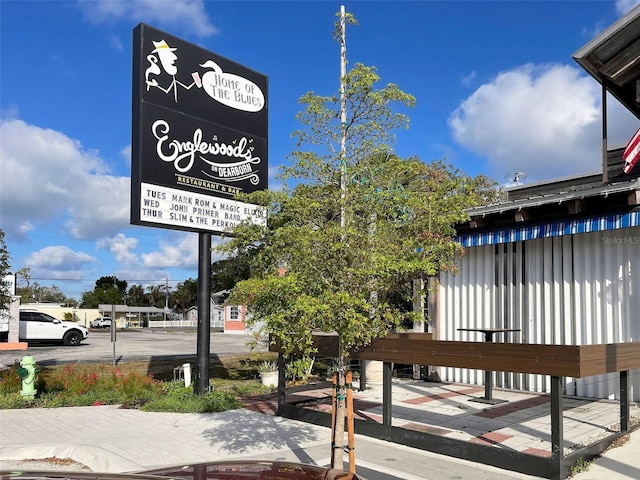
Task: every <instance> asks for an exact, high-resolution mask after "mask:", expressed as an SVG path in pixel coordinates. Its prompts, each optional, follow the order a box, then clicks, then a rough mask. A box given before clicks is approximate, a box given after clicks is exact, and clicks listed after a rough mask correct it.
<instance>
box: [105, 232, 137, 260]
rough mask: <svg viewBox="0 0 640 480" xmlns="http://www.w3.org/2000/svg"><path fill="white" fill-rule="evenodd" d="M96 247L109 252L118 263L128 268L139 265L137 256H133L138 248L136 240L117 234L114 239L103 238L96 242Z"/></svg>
mask: <svg viewBox="0 0 640 480" xmlns="http://www.w3.org/2000/svg"><path fill="white" fill-rule="evenodd" d="M97 247H98V248H99V249H104V250H108V251H109V252H111V253H112V254H113V256H114V258H115V259H116V261H118V262H119V263H124V264H127V265H130V266H131V265H138V264H139V263H140V261H139V259H138V256H137V255H136V254H135V250H136V248H137V247H138V239H137V238H131V237H127V236H125V235H123V234H122V233H119V234H118V235H116V236H115V237H111V238H103V239H102V240H100V241H98V243H97Z"/></svg>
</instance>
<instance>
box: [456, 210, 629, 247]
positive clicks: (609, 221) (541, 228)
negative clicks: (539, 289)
mask: <svg viewBox="0 0 640 480" xmlns="http://www.w3.org/2000/svg"><path fill="white" fill-rule="evenodd" d="M638 225H640V212H629V213H621V214H612V215H604V216H600V217H593V218H583V219H581V220H565V221H561V222H553V223H547V224H543V225H533V226H528V227H521V228H505V229H502V230H494V231H491V232H482V233H470V234H465V235H459V236H457V237H456V238H455V240H456V242H459V243H460V244H461V245H462V246H463V247H480V246H482V245H495V244H497V243H511V242H522V241H525V240H534V239H536V238H549V237H560V236H562V235H574V234H578V233H587V232H601V231H605V230H617V229H619V228H629V227H637V226H638Z"/></svg>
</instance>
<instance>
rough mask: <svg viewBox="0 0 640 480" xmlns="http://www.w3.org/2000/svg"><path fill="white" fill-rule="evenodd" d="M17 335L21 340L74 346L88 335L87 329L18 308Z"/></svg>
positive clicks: (40, 313) (73, 323) (44, 314)
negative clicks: (18, 331) (18, 328)
mask: <svg viewBox="0 0 640 480" xmlns="http://www.w3.org/2000/svg"><path fill="white" fill-rule="evenodd" d="M19 336H20V341H21V342H60V343H63V344H64V345H74V346H75V345H80V342H82V341H83V340H85V339H86V338H87V337H88V336H89V330H88V329H87V328H86V327H84V326H82V325H79V324H77V323H75V322H63V321H62V320H58V319H57V318H54V317H52V316H51V315H47V314H46V313H42V312H38V311H36V310H20V335H19Z"/></svg>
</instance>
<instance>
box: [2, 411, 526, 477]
mask: <svg viewBox="0 0 640 480" xmlns="http://www.w3.org/2000/svg"><path fill="white" fill-rule="evenodd" d="M0 426H1V428H2V433H1V434H0V437H1V438H0V445H1V447H0V468H1V469H7V468H15V465H16V464H17V462H16V460H20V459H38V458H40V459H42V458H48V457H58V458H70V459H73V460H75V461H76V462H78V463H80V464H83V465H86V466H87V467H89V468H90V469H91V470H93V471H106V472H128V471H137V470H144V469H147V468H151V467H158V466H168V465H176V464H183V463H193V462H211V461H221V460H229V459H234V458H242V459H266V460H288V461H295V462H302V463H310V464H316V465H328V464H329V462H330V431H329V429H327V428H324V427H318V426H315V425H309V424H307V423H303V422H298V421H294V420H287V419H283V418H280V417H277V416H273V415H265V414H262V413H257V412H252V411H249V410H244V409H242V410H235V411H228V412H223V413H215V414H183V413H152V412H141V411H138V410H125V409H120V408H118V407H117V406H98V407H67V408H55V409H25V410H2V411H0ZM356 464H357V471H358V473H360V474H361V475H364V476H365V478H367V479H368V480H396V479H404V480H425V479H433V480H436V479H443V478H457V479H469V480H471V479H474V480H509V479H526V478H530V479H533V478H536V477H530V476H527V475H520V474H517V473H512V472H506V471H501V470H499V469H496V468H492V467H486V466H484V465H480V464H475V463H471V462H466V461H464V460H458V459H452V458H449V457H442V456H439V455H435V454H431V453H428V452H423V451H420V450H416V449H412V448H408V447H403V446H400V445H394V444H390V443H387V442H383V441H378V440H375V439H370V438H367V437H361V436H358V437H357V439H356Z"/></svg>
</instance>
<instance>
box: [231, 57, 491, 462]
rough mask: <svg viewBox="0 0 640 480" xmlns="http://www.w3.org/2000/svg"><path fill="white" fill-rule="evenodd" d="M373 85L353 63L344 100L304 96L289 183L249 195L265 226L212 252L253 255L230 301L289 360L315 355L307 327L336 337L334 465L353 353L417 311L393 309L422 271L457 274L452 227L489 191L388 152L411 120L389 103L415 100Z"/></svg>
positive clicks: (249, 228)
mask: <svg viewBox="0 0 640 480" xmlns="http://www.w3.org/2000/svg"><path fill="white" fill-rule="evenodd" d="M379 80H380V78H379V77H378V75H377V73H376V69H375V68H373V67H366V66H364V65H361V64H356V65H355V66H354V67H353V68H352V69H351V70H350V71H349V72H348V73H346V75H345V77H344V78H343V79H342V81H343V85H344V90H343V91H344V95H343V96H342V99H341V95H340V94H336V95H333V96H318V95H316V94H314V93H312V92H310V93H307V94H306V95H304V96H303V97H302V98H301V99H300V103H301V104H303V105H304V109H303V110H302V111H301V112H300V113H299V114H298V116H297V118H298V120H299V121H300V122H301V123H302V125H303V128H301V129H300V130H298V131H296V132H294V134H293V135H294V137H295V138H296V139H297V141H298V143H297V145H298V147H297V149H296V150H295V151H294V152H293V153H292V155H291V157H290V159H291V165H290V166H289V167H286V168H284V169H283V171H282V174H281V178H282V179H283V180H285V181H286V182H287V183H291V184H294V185H295V186H294V187H292V188H289V187H287V188H285V189H283V190H281V191H277V192H276V191H262V192H255V193H254V194H251V195H249V196H247V197H246V198H247V200H248V201H250V202H253V203H258V204H261V205H264V206H265V207H267V210H268V213H269V217H268V218H269V221H268V225H267V226H266V227H260V226H257V225H242V226H240V227H239V228H237V229H236V230H235V231H234V237H233V238H231V239H230V241H229V242H228V243H225V244H223V245H221V246H220V247H219V250H220V251H222V252H225V253H227V254H229V255H236V256H238V257H241V258H247V259H249V266H250V272H251V276H250V278H248V279H247V280H243V281H240V282H239V283H238V284H237V285H236V287H235V288H234V289H233V291H232V293H231V296H230V297H229V299H228V301H229V302H230V303H234V304H246V305H248V307H249V312H250V313H251V317H250V318H249V321H250V322H252V321H253V322H257V321H260V322H263V325H264V328H265V329H266V331H267V333H270V334H273V335H274V337H275V338H276V339H277V341H278V343H279V344H280V345H281V346H282V347H283V349H284V352H285V355H289V354H292V353H293V352H302V354H303V355H306V356H310V355H313V351H312V336H311V333H312V332H313V331H325V332H337V333H338V335H339V337H340V340H341V345H342V356H341V358H340V359H339V363H338V373H339V388H340V390H341V392H340V393H341V394H340V395H339V397H338V398H339V402H338V411H337V421H336V426H337V427H336V433H335V435H336V436H335V438H334V439H333V441H334V444H335V446H336V452H338V453H339V455H340V457H339V458H337V459H336V462H335V465H336V466H341V464H342V457H341V454H342V453H341V452H342V449H341V448H340V447H341V446H342V445H343V441H344V440H343V429H342V426H343V425H344V422H343V421H341V419H343V418H344V415H345V405H344V397H345V395H344V393H345V391H344V389H345V385H344V373H345V369H346V368H348V362H346V361H345V359H346V358H347V357H348V356H349V352H351V351H353V350H354V349H357V348H359V347H362V346H366V345H368V344H370V343H371V341H372V340H374V339H375V338H378V337H381V336H384V335H385V333H386V332H387V331H389V329H394V328H397V327H398V326H399V325H400V324H401V323H402V322H403V321H406V320H411V318H409V317H411V316H416V315H417V316H420V315H421V313H413V312H407V311H406V309H405V308H400V307H399V302H397V301H395V300H394V299H395V294H396V293H397V292H398V291H400V290H402V289H403V288H406V287H407V285H408V283H409V282H411V281H412V280H413V279H414V278H416V277H417V276H419V275H422V274H424V273H426V274H429V275H433V274H435V273H436V272H437V271H440V270H442V269H449V268H453V266H454V262H453V260H454V258H455V255H456V254H457V253H458V252H459V251H460V247H459V245H458V244H457V243H455V242H454V241H453V237H454V235H455V229H454V225H455V224H456V223H457V222H461V221H463V220H465V219H467V218H468V217H467V214H466V213H465V210H466V209H467V208H469V207H471V206H474V205H477V204H478V203H479V202H482V201H484V199H486V198H488V197H491V196H492V195H493V194H494V193H493V186H492V184H491V182H489V181H488V180H487V179H486V178H484V177H478V178H470V177H469V176H467V175H465V174H463V173H462V172H460V171H459V170H456V169H455V168H453V167H451V166H450V165H448V164H447V163H445V162H440V161H436V162H433V163H431V164H425V163H424V162H422V161H420V159H418V158H409V159H402V158H399V157H398V156H397V155H395V154H394V153H393V151H392V150H391V146H392V145H393V143H394V141H395V134H394V132H395V131H396V130H397V129H398V128H406V127H407V126H408V122H409V120H408V117H407V116H406V115H405V114H404V113H397V112H394V110H393V108H394V107H398V108H400V109H405V108H407V107H412V106H413V105H414V102H415V99H414V98H413V97H412V96H411V95H409V94H407V93H405V92H403V91H402V90H400V88H399V87H398V86H396V85H394V84H388V85H386V86H384V87H382V88H379V87H378V83H379ZM345 111H346V116H343V112H345Z"/></svg>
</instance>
